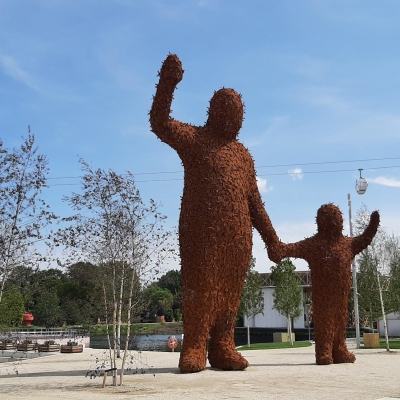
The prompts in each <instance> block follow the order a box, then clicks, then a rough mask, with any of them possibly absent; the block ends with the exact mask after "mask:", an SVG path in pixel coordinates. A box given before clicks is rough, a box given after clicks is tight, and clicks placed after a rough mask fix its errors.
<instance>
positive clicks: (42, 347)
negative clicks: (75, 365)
mask: <svg viewBox="0 0 400 400" xmlns="http://www.w3.org/2000/svg"><path fill="white" fill-rule="evenodd" d="M50 351H54V352H55V351H60V345H59V344H39V345H38V352H39V353H41V352H50Z"/></svg>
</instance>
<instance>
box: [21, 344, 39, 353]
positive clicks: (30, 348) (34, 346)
mask: <svg viewBox="0 0 400 400" xmlns="http://www.w3.org/2000/svg"><path fill="white" fill-rule="evenodd" d="M37 347H38V346H37V343H20V344H18V345H17V350H18V351H33V350H37Z"/></svg>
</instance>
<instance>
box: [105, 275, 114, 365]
mask: <svg viewBox="0 0 400 400" xmlns="http://www.w3.org/2000/svg"><path fill="white" fill-rule="evenodd" d="M103 293H104V308H105V312H106V332H107V341H108V350H109V351H110V364H111V368H114V366H113V362H112V359H113V358H112V350H111V338H110V330H109V325H108V307H107V292H106V286H105V284H104V280H103Z"/></svg>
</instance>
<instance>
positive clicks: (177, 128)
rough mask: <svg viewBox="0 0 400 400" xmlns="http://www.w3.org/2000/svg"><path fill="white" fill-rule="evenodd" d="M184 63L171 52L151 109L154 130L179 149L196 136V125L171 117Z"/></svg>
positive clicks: (163, 139)
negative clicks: (175, 91)
mask: <svg viewBox="0 0 400 400" xmlns="http://www.w3.org/2000/svg"><path fill="white" fill-rule="evenodd" d="M183 72H184V71H183V69H182V63H181V61H180V60H179V58H178V56H177V55H175V54H169V55H168V57H167V58H166V59H165V61H164V62H163V64H162V66H161V70H160V72H159V73H158V75H159V77H160V80H159V83H158V85H156V87H157V91H156V94H155V96H154V98H153V105H152V107H151V110H150V125H151V129H152V131H153V132H154V133H155V134H156V135H157V136H158V137H159V138H160V139H161V140H162V141H163V142H165V143H167V144H169V145H170V146H171V147H173V148H175V149H177V148H178V147H179V146H180V145H181V144H184V142H187V141H188V140H190V139H191V138H193V137H194V134H195V127H193V126H191V125H189V124H183V123H181V122H179V121H175V120H174V119H172V118H171V117H170V114H171V104H172V99H173V97H174V96H173V93H174V90H175V88H176V86H177V85H178V83H179V82H180V81H181V80H182V77H183Z"/></svg>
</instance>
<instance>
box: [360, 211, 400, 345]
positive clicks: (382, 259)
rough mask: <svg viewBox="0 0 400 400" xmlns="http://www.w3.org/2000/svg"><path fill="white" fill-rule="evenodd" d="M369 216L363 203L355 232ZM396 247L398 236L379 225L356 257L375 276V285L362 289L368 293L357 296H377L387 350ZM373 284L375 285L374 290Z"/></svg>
mask: <svg viewBox="0 0 400 400" xmlns="http://www.w3.org/2000/svg"><path fill="white" fill-rule="evenodd" d="M369 217H370V212H369V211H368V209H367V207H366V206H365V205H363V206H362V207H361V208H360V209H359V210H358V211H357V214H356V221H355V228H356V232H360V231H363V230H364V229H365V227H366V226H367V221H369ZM398 249H399V240H398V238H396V237H395V236H394V235H388V234H387V233H386V232H385V231H384V229H383V228H382V227H380V228H379V229H378V232H377V234H376V235H375V237H374V239H373V241H372V243H371V244H370V245H369V246H368V247H367V248H366V249H365V250H364V251H363V252H361V253H360V255H359V256H358V258H357V261H358V264H359V266H360V267H362V266H363V265H364V266H365V265H367V267H368V269H369V275H370V276H371V275H374V276H375V282H376V283H375V285H373V284H371V285H370V286H369V287H368V286H367V287H366V288H364V290H365V289H368V290H369V291H370V293H369V294H368V293H365V294H362V293H361V294H360V296H359V298H361V300H363V297H365V298H367V299H368V297H371V298H373V296H375V297H376V295H377V296H378V298H379V303H380V311H381V313H380V316H381V317H382V319H383V325H384V332H385V339H386V350H387V351H389V350H390V348H389V335H388V331H387V323H386V314H387V313H388V312H390V311H391V310H390V297H389V285H390V283H389V282H390V272H391V266H392V265H393V262H394V261H395V260H396V255H397V254H398V252H399V250H398ZM360 272H361V271H360ZM359 276H360V279H361V280H362V279H363V278H362V274H361V273H360V275H359ZM371 283H372V282H371ZM374 286H375V287H376V289H375V290H374ZM361 289H363V287H361ZM375 318H376V317H375ZM372 323H373V321H372Z"/></svg>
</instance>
